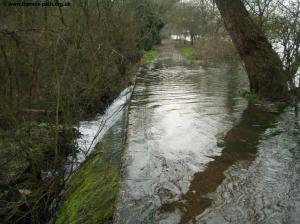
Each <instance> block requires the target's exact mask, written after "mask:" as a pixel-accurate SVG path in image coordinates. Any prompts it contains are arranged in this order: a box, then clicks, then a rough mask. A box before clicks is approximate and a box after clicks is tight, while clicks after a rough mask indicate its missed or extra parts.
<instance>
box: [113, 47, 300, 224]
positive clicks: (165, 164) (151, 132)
mask: <svg viewBox="0 0 300 224" xmlns="http://www.w3.org/2000/svg"><path fill="white" fill-rule="evenodd" d="M247 86H248V84H247V79H246V75H245V73H244V71H243V69H242V68H241V67H240V66H238V65H225V64H224V65H218V66H207V67H199V68H197V69H193V68H191V67H190V66H189V65H188V64H187V63H186V61H185V60H184V59H183V58H182V56H181V55H180V53H179V52H178V51H177V50H176V49H175V48H174V46H173V45H172V44H171V43H168V42H166V43H164V44H163V45H162V46H161V47H160V55H159V57H158V59H157V60H156V62H155V64H154V68H152V69H150V70H147V71H144V72H143V73H142V74H141V75H139V76H138V77H137V81H136V87H135V89H134V92H133V96H132V100H131V104H130V108H129V115H128V116H129V117H128V122H129V124H128V133H127V141H126V151H125V158H124V160H125V161H124V172H123V174H122V183H121V190H120V194H119V199H118V204H117V210H116V213H115V219H114V222H115V223H120V224H121V223H122V224H123V223H124V224H125V223H128V224H133V223H134V224H139V223H161V224H163V223H170V224H173V223H174V224H175V223H242V222H245V223H285V222H286V223H296V221H297V220H300V219H299V218H300V215H299V213H298V212H299V206H300V194H299V191H300V187H299V186H300V185H299V182H300V181H299V176H300V167H299V160H300V159H299V157H300V156H299V153H298V152H297V151H295V150H296V149H298V151H299V145H298V144H297V140H294V139H290V138H292V137H291V136H289V135H287V136H284V138H285V139H288V143H286V142H284V141H280V142H278V141H277V140H276V139H277V138H278V136H279V135H283V133H284V132H283V131H281V132H276V130H277V129H278V127H276V128H277V129H276V128H275V129H276V130H275V129H274V125H272V124H273V123H274V122H275V116H274V115H270V114H267V113H263V112H260V111H257V110H256V109H255V108H252V107H248V106H247V102H246V101H245V100H244V99H242V98H241V97H239V94H238V91H239V90H240V89H243V88H244V89H247ZM272 128H273V129H274V130H275V131H272V130H273V129H272ZM273 132H274V133H275V134H274V133H273ZM270 133H272V134H270ZM297 147H298V148H297ZM261 149H263V150H261ZM278 153H279V154H280V153H281V154H282V155H278ZM268 158H269V159H270V158H272V159H270V160H269V161H267V159H268ZM297 162H298V165H297V166H296V164H297ZM278 167H279V168H278ZM279 177H280V178H279ZM278 182H280V183H281V186H278V187H276V186H274V184H275V185H276V184H278ZM274 191H275V192H274ZM297 209H298V210H297ZM297 211H298V212H297Z"/></svg>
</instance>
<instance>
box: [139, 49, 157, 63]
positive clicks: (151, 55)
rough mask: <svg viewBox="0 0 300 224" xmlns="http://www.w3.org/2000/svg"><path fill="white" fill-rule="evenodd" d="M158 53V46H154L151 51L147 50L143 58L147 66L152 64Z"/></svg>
mask: <svg viewBox="0 0 300 224" xmlns="http://www.w3.org/2000/svg"><path fill="white" fill-rule="evenodd" d="M157 55H158V49H157V48H155V47H154V48H152V49H151V50H150V51H147V52H145V54H144V56H143V58H142V64H143V65H146V66H150V65H151V64H152V63H153V61H154V59H155V58H156V57H157Z"/></svg>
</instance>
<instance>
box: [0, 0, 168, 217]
mask: <svg viewBox="0 0 300 224" xmlns="http://www.w3.org/2000/svg"><path fill="white" fill-rule="evenodd" d="M156 9H157V8H156V5H155V4H154V3H153V2H152V0H145V1H139V0H116V1H111V0H101V1H100V0H95V1H72V2H71V6H66V7H61V8H59V7H20V6H10V7H6V6H5V5H4V4H1V5H0V21H1V22H0V73H1V76H0V83H1V86H0V137H1V143H0V158H1V159H0V161H1V163H0V177H1V178H0V209H1V210H0V220H4V222H5V223H47V222H48V221H49V219H50V218H51V213H50V212H49V207H50V205H51V203H52V201H53V200H54V198H58V196H59V194H60V192H61V190H62V189H63V188H64V184H65V179H64V176H65V172H66V170H65V159H66V156H67V155H71V154H72V153H73V154H75V152H76V145H75V144H74V141H73V140H74V138H75V137H76V136H77V133H76V131H74V129H73V127H74V126H77V125H78V123H79V121H80V120H82V119H87V118H90V117H92V116H94V115H96V114H98V113H102V112H104V110H105V108H106V107H107V106H108V104H110V103H111V102H112V101H113V100H114V99H115V98H116V97H117V96H118V95H119V93H120V92H121V91H122V90H123V89H124V88H126V87H127V86H128V85H130V84H131V83H132V76H133V74H135V71H136V69H137V65H138V64H139V61H140V60H141V57H142V56H143V52H144V51H146V50H149V49H152V47H153V46H154V45H155V44H157V43H158V42H159V32H160V30H161V29H162V27H163V26H164V23H163V20H162V18H161V15H160V14H159V13H158V11H157V10H156ZM96 168H99V169H100V167H96ZM82 172H83V171H82ZM95 172H97V171H95ZM45 174H47V175H45ZM48 174H49V175H48ZM78 175H79V174H78ZM111 178H112V179H113V176H111ZM103 181H104V180H103ZM92 182H93V181H92ZM93 183H94V182H93ZM112 184H113V183H112ZM89 186H90V184H89ZM89 189H90V190H93V188H89ZM12 204H13V205H14V206H11V205H12Z"/></svg>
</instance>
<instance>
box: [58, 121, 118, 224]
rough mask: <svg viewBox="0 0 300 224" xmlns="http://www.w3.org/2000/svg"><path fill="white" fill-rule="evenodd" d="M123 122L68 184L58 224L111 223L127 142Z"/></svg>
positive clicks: (103, 140) (113, 129)
mask: <svg viewBox="0 0 300 224" xmlns="http://www.w3.org/2000/svg"><path fill="white" fill-rule="evenodd" d="M120 122H122V121H120ZM120 122H118V123H117V124H116V125H115V126H114V127H112V128H111V129H110V130H109V131H108V133H107V134H106V135H105V136H104V138H103V139H102V142H101V144H99V145H98V146H97V148H96V150H95V152H94V153H93V154H92V155H91V156H90V157H89V158H88V160H86V161H85V162H84V163H83V164H82V165H81V167H80V169H79V170H78V171H77V172H76V173H75V174H74V176H73V177H72V178H71V180H70V181H69V182H68V184H67V187H66V189H67V190H66V193H65V195H64V199H63V202H62V203H61V206H60V208H59V210H58V213H57V216H56V222H55V223H56V224H66V223H80V224H81V223H84V224H85V223H86V224H93V223H95V224H101V223H107V222H108V221H110V220H112V217H113V214H114V210H115V201H116V199H117V194H118V188H119V182H120V175H119V174H120V169H121V157H122V152H123V143H124V130H123V129H122V128H120V126H121V127H122V124H120ZM123 122H124V121H123Z"/></svg>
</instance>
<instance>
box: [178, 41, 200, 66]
mask: <svg viewBox="0 0 300 224" xmlns="http://www.w3.org/2000/svg"><path fill="white" fill-rule="evenodd" d="M177 48H178V49H179V51H180V53H181V54H182V55H183V56H184V57H185V58H186V59H187V61H188V63H189V64H190V65H191V66H193V67H197V66H198V64H197V62H196V57H195V52H194V48H193V47H192V46H182V45H178V46H177Z"/></svg>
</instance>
